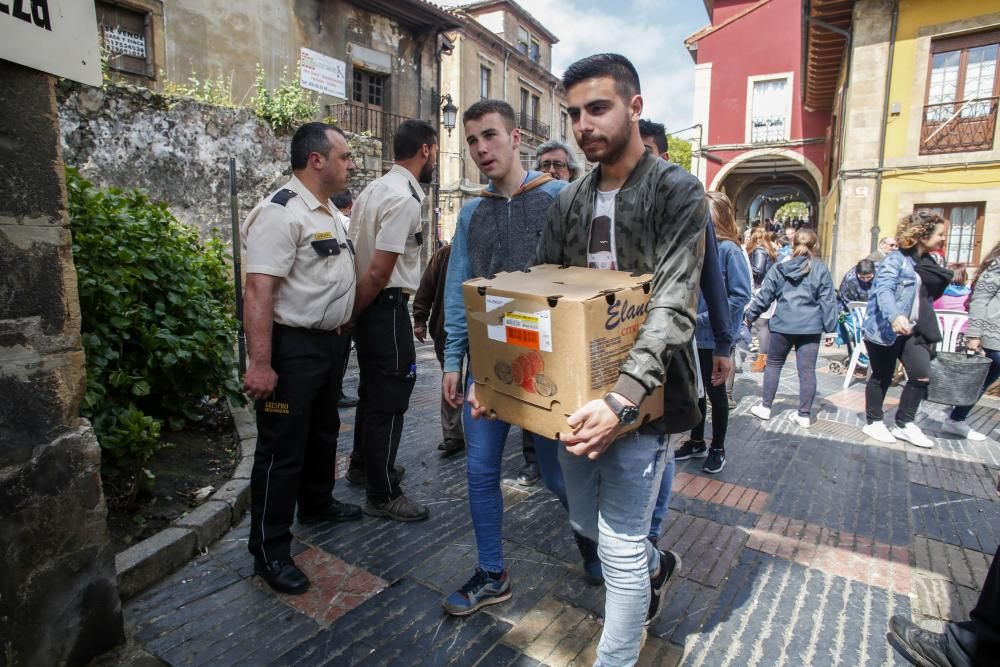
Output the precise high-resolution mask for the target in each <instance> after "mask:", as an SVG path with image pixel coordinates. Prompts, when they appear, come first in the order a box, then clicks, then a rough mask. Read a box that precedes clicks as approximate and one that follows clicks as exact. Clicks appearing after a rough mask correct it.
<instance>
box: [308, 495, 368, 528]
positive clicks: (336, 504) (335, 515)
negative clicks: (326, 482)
mask: <svg viewBox="0 0 1000 667" xmlns="http://www.w3.org/2000/svg"><path fill="white" fill-rule="evenodd" d="M298 517H299V523H301V524H306V525H308V524H313V523H322V522H324V521H355V520H357V519H360V518H361V508H360V507H359V506H357V505H352V504H350V503H342V502H340V501H339V500H337V499H336V498H331V499H330V504H329V505H327V506H326V507H322V508H319V509H310V510H306V511H303V510H302V509H299V514H298Z"/></svg>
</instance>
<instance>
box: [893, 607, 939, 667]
mask: <svg viewBox="0 0 1000 667" xmlns="http://www.w3.org/2000/svg"><path fill="white" fill-rule="evenodd" d="M886 639H888V640H889V644H890V645H892V647H893V648H895V649H896V650H897V651H899V653H900V654H901V655H902V656H903V657H904V658H906V659H907V660H909V661H910V662H911V663H913V664H914V665H920V666H921V667H951V666H952V665H953V664H954V663H952V661H951V660H949V659H948V654H947V652H946V651H945V647H944V635H942V634H938V633H937V632H931V631H930V630H924V629H923V628H921V627H920V626H919V625H917V624H916V623H913V622H911V621H910V620H909V619H908V618H903V617H902V616H893V617H892V618H890V619H889V632H888V634H887V635H886Z"/></svg>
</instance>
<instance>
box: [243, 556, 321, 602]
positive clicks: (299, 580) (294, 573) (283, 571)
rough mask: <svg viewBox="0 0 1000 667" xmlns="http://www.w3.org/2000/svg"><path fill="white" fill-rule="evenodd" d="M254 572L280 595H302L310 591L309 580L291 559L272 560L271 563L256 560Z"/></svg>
mask: <svg viewBox="0 0 1000 667" xmlns="http://www.w3.org/2000/svg"><path fill="white" fill-rule="evenodd" d="M253 572H254V574H256V575H257V576H259V577H260V578H261V579H263V580H264V581H266V582H267V585H268V586H270V587H271V588H273V589H274V590H276V591H278V592H279V593H287V594H288V595H301V594H302V593H305V592H306V591H307V590H309V578H308V577H307V576H306V575H305V574H304V573H303V572H302V570H300V569H299V568H298V566H297V565H296V564H295V561H293V560H292V559H291V558H282V559H280V560H272V561H271V562H269V563H266V562H264V561H262V560H260V559H254V564H253Z"/></svg>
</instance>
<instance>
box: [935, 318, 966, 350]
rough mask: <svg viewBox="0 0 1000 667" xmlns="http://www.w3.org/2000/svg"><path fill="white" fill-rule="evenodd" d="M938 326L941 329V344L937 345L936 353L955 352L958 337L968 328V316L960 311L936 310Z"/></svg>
mask: <svg viewBox="0 0 1000 667" xmlns="http://www.w3.org/2000/svg"><path fill="white" fill-rule="evenodd" d="M934 314H935V315H937V319H938V325H939V326H940V327H941V339H942V340H941V342H940V343H938V344H937V350H938V352H955V351H956V348H957V347H958V341H959V338H960V336H961V335H962V334H963V333H965V329H966V327H968V326H969V314H968V313H963V312H962V311H960V310H938V311H935V313H934Z"/></svg>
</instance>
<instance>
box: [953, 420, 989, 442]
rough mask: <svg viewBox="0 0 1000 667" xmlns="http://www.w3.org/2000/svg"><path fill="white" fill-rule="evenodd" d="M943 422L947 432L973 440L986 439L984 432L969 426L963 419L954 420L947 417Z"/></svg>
mask: <svg viewBox="0 0 1000 667" xmlns="http://www.w3.org/2000/svg"><path fill="white" fill-rule="evenodd" d="M943 424H944V430H945V431H947V432H948V433H952V434H954V435H960V436H962V437H963V438H967V439H969V440H972V441H973V442H982V441H983V440H985V439H986V436H985V435H984V434H982V433H980V432H979V431H977V430H975V429H973V428H971V427H970V426H969V425H968V424H966V423H965V422H964V421H963V422H959V421H955V420H954V419H952V418H951V417H948V418H947V419H945V420H944V422H943Z"/></svg>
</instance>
